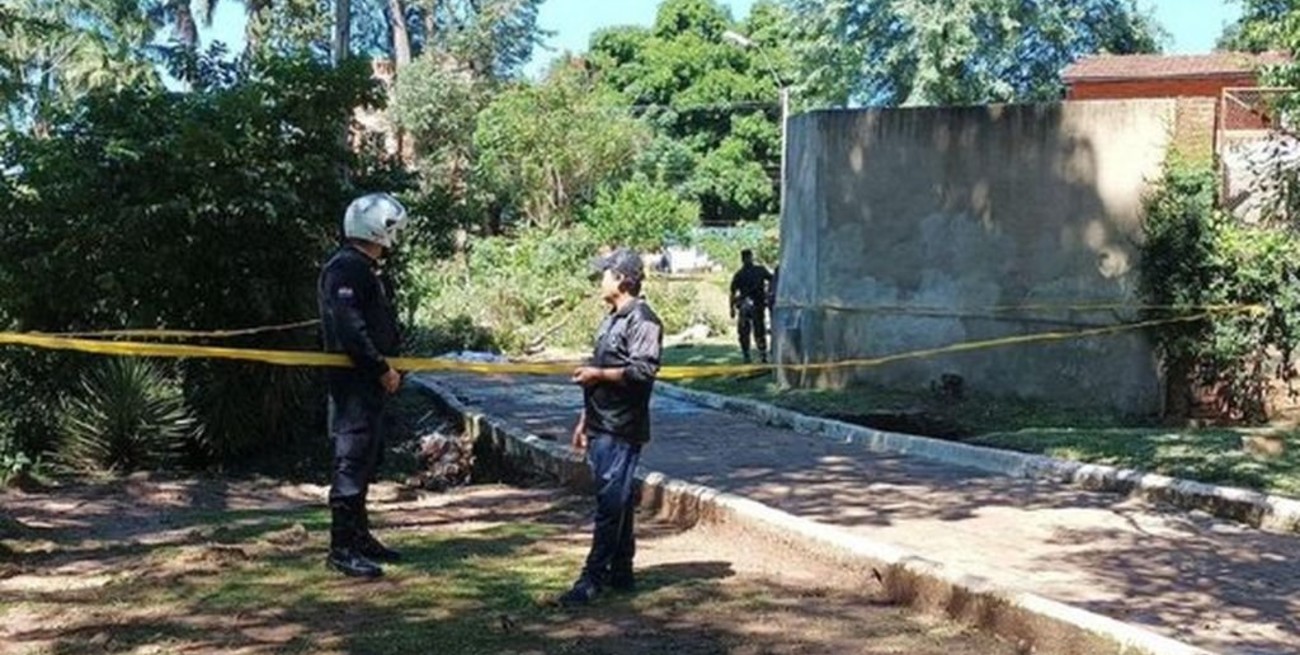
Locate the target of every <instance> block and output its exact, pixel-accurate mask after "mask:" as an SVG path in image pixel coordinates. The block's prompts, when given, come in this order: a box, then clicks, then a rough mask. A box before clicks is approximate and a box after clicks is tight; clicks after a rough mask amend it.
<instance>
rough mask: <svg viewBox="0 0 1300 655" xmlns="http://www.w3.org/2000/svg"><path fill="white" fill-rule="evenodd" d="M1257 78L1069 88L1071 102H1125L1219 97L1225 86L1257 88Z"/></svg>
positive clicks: (1101, 83) (1077, 84)
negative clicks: (1139, 99) (1127, 100)
mask: <svg viewBox="0 0 1300 655" xmlns="http://www.w3.org/2000/svg"><path fill="white" fill-rule="evenodd" d="M1258 85H1259V83H1258V82H1257V81H1256V79H1255V76H1254V75H1252V74H1250V73H1244V74H1242V75H1239V76H1236V77H1200V78H1197V77H1187V78H1178V79H1166V80H1122V81H1097V82H1093V81H1082V82H1075V83H1073V84H1071V85H1070V89H1069V91H1068V92H1067V93H1066V98H1067V99H1069V100H1122V99H1128V98H1192V97H1200V98H1218V97H1219V96H1220V94H1221V92H1222V91H1223V89H1224V87H1231V86H1258Z"/></svg>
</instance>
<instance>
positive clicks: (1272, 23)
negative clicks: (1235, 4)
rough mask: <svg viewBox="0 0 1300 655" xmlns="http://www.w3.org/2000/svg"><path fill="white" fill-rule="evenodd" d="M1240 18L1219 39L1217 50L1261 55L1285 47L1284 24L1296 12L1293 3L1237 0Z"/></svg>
mask: <svg viewBox="0 0 1300 655" xmlns="http://www.w3.org/2000/svg"><path fill="white" fill-rule="evenodd" d="M1238 1H1239V2H1240V4H1241V5H1242V8H1241V18H1238V19H1237V22H1235V23H1233V24H1231V25H1229V26H1227V27H1226V28H1225V29H1224V31H1223V35H1222V36H1220V37H1219V43H1218V48H1219V49H1220V50H1233V51H1241V52H1264V51H1265V50H1281V49H1286V48H1287V47H1288V44H1287V38H1286V37H1287V34H1288V32H1287V29H1286V23H1285V20H1286V18H1287V15H1288V14H1289V13H1291V12H1293V11H1295V9H1296V8H1297V7H1296V3H1295V1H1294V0H1238Z"/></svg>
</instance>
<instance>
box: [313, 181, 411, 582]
mask: <svg viewBox="0 0 1300 655" xmlns="http://www.w3.org/2000/svg"><path fill="white" fill-rule="evenodd" d="M405 221H406V210H405V209H404V208H403V207H402V205H401V203H399V202H398V201H397V200H396V199H394V198H393V197H392V196H389V195H388V194H383V193H376V194H370V195H366V196H362V197H360V198H357V199H356V200H355V201H353V202H352V204H351V205H350V206H349V207H348V210H347V213H346V214H345V215H344V219H343V234H344V237H345V240H346V242H345V243H344V244H343V246H341V247H340V248H339V249H338V250H337V251H335V253H334V254H333V255H332V256H331V257H330V259H329V261H328V262H326V264H325V266H324V267H323V268H322V269H321V274H320V281H319V285H318V287H317V295H318V302H319V305H320V317H321V328H322V336H323V338H324V345H325V350H326V351H327V352H332V353H344V354H346V355H347V356H348V358H349V359H350V360H351V361H352V367H351V368H334V369H330V371H329V394H330V416H329V422H330V428H329V430H330V438H331V439H332V440H333V442H334V474H333V480H332V483H331V485H330V493H329V502H330V510H331V513H332V517H331V526H330V552H329V556H328V557H327V558H326V564H327V565H328V566H329V567H330V568H332V569H335V570H337V571H339V572H341V573H343V574H344V575H348V576H354V577H365V578H373V577H378V576H380V575H382V574H383V570H382V569H381V568H380V567H379V565H378V564H376V563H375V561H396V560H397V559H398V558H399V555H398V554H397V553H396V552H394V551H392V550H389V549H388V548H386V547H384V545H383V544H381V543H379V541H378V540H377V539H375V537H374V536H373V535H372V534H371V533H370V521H369V517H368V515H367V513H366V493H367V491H368V490H369V488H370V483H371V481H373V479H374V476H375V473H376V470H377V469H378V468H379V464H380V461H381V459H382V457H383V450H384V426H385V423H384V420H385V419H384V405H385V400H386V397H387V396H388V395H390V394H393V393H396V392H397V389H398V387H399V386H400V385H401V383H402V376H401V374H399V373H398V372H397V371H396V370H394V369H393V368H392V367H390V366H389V365H388V362H387V359H386V358H388V357H393V356H396V355H397V354H398V350H399V348H400V346H401V343H400V341H401V339H400V335H399V332H398V327H397V312H396V311H395V309H394V306H393V300H392V292H391V289H389V288H388V285H387V284H386V282H385V280H384V278H383V277H382V275H381V271H380V268H379V263H380V260H381V258H382V257H383V255H384V251H385V249H388V248H391V247H392V246H393V240H394V238H395V237H396V235H397V231H398V229H399V228H401V227H402V225H403V224H404V223H405Z"/></svg>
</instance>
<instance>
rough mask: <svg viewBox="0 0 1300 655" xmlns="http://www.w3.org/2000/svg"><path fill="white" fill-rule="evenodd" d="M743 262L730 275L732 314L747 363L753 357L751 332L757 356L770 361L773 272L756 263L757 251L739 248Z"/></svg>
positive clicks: (742, 353) (741, 351) (765, 361)
mask: <svg viewBox="0 0 1300 655" xmlns="http://www.w3.org/2000/svg"><path fill="white" fill-rule="evenodd" d="M740 263H741V266H740V270H739V271H736V274H735V275H733V276H732V277H731V318H733V319H736V332H737V333H738V336H739V337H740V353H741V355H743V356H744V358H745V363H746V364H748V363H749V362H751V361H753V360H752V359H751V358H750V356H749V344H750V335H751V333H752V334H753V338H754V342H755V345H757V346H758V356H759V358H760V359H761V360H762V361H763V363H767V304H768V285H769V284H770V283H771V282H772V273H771V272H769V271H768V270H767V268H765V267H763V266H760V265H758V264H755V263H754V253H753V251H751V250H748V249H746V250H742V251H740Z"/></svg>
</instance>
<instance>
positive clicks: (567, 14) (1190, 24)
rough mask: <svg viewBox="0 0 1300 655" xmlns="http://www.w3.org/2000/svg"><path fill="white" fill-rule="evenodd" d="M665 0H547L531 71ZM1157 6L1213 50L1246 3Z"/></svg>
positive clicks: (231, 8) (1143, 1)
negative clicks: (544, 34) (543, 38)
mask: <svg viewBox="0 0 1300 655" xmlns="http://www.w3.org/2000/svg"><path fill="white" fill-rule="evenodd" d="M659 1H660V0H618V1H617V2H613V1H611V0H546V1H545V2H544V3H543V4H542V10H541V17H540V22H541V24H542V27H543V28H545V29H547V30H550V31H552V32H554V33H555V34H554V35H553V36H552V37H551V38H550V39H548V41H547V46H548V47H549V48H551V50H549V51H547V50H541V51H538V52H537V53H536V54H535V55H534V56H533V61H532V63H530V64H529V66H528V68H527V70H526V72H527V73H528V74H530V75H535V74H536V73H537V72H538V71H540V70H543V69H544V68H545V66H546V63H547V62H548V61H549V60H550V59H551V58H552V57H554V56H556V55H557V54H559V53H560V52H563V51H565V50H569V51H572V52H581V51H583V50H585V49H586V47H587V41H588V39H589V38H590V36H591V33H592V32H594V31H596V30H598V29H600V28H602V27H610V26H613V25H649V24H651V23H652V22H653V21H654V15H655V8H656V7H657V6H658V5H659ZM722 4H724V5H727V6H729V7H731V13H732V15H733V16H735V17H737V18H741V17H744V16H745V15H746V14H748V13H749V8H750V7H751V6H752V5H753V4H754V0H722ZM1139 4H1140V5H1142V6H1143V7H1144V8H1147V9H1154V11H1155V15H1156V19H1157V20H1158V21H1159V22H1160V24H1161V25H1163V26H1164V27H1165V29H1166V30H1168V31H1169V33H1170V35H1171V37H1172V42H1171V43H1169V44H1167V46H1166V51H1167V52H1171V53H1178V54H1194V53H1202V52H1209V51H1210V50H1211V49H1213V47H1214V42H1215V40H1216V39H1217V38H1218V37H1219V34H1220V33H1221V32H1222V31H1223V27H1224V26H1225V25H1227V24H1229V23H1231V22H1232V21H1234V20H1236V18H1237V16H1238V15H1239V14H1240V11H1241V7H1240V5H1239V4H1238V3H1237V2H1236V1H1235V0H1139ZM243 11H244V8H243V4H242V3H240V2H230V1H227V2H222V3H220V4H219V5H218V6H217V12H216V15H215V16H214V17H213V26H212V28H211V29H206V30H203V39H204V42H209V41H212V40H221V41H225V42H226V43H227V45H230V46H231V47H232V48H234V49H238V48H242V47H243V29H244V16H243Z"/></svg>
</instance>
